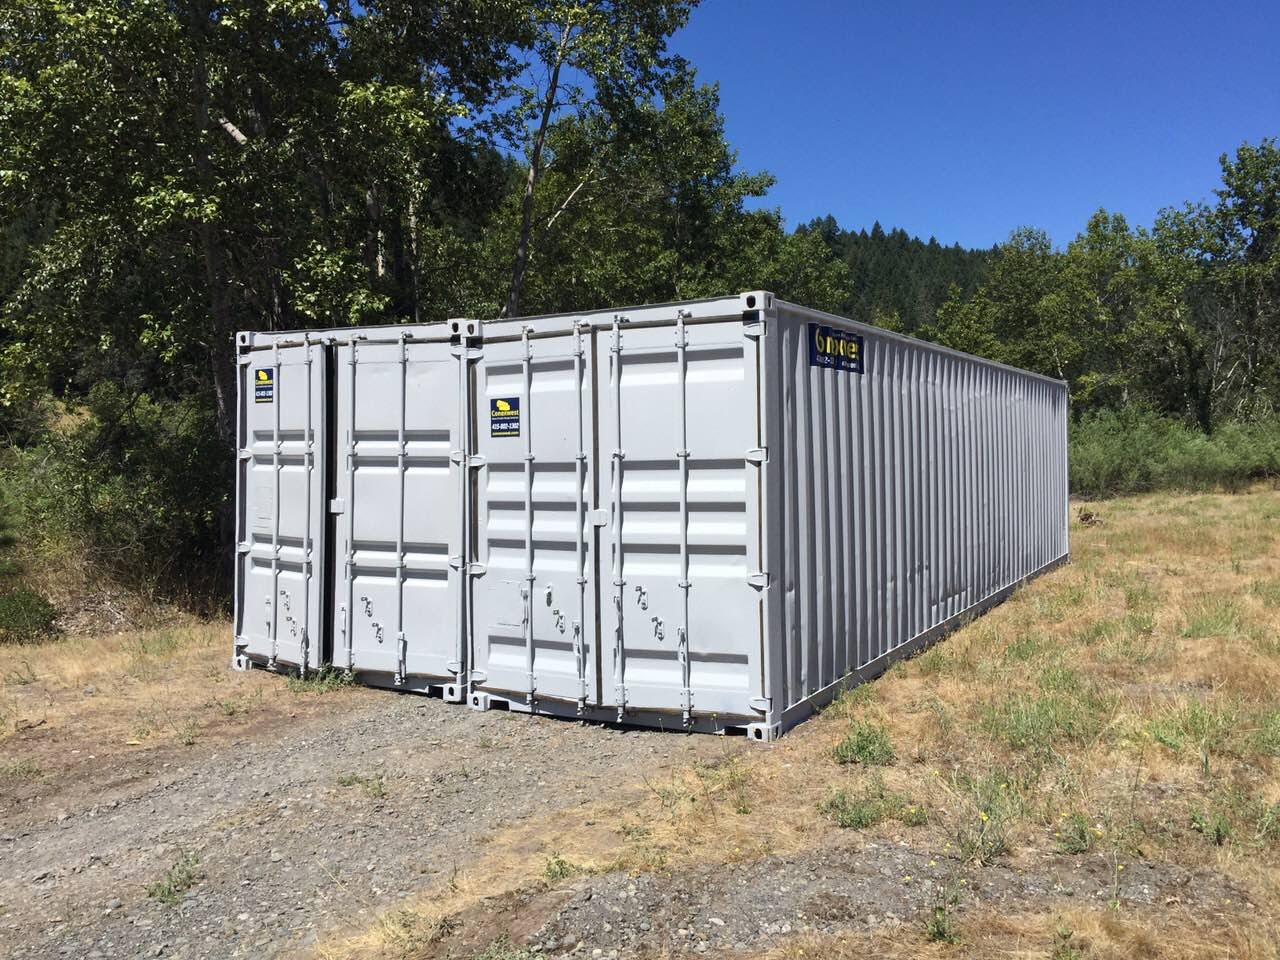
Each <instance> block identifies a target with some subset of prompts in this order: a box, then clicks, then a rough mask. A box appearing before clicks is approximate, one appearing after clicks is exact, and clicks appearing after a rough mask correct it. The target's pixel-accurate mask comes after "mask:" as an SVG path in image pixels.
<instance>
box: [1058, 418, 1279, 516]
mask: <svg viewBox="0 0 1280 960" xmlns="http://www.w3.org/2000/svg"><path fill="white" fill-rule="evenodd" d="M1070 443H1071V450H1070V479H1071V491H1072V492H1073V493H1078V494H1082V495H1085V496H1093V497H1097V496H1115V495H1118V494H1125V493H1140V492H1143V491H1148V490H1161V489H1172V490H1208V489H1218V488H1223V489H1227V490H1237V489H1240V488H1241V487H1243V486H1244V485H1245V484H1247V483H1249V482H1251V481H1253V480H1258V479H1262V478H1266V477H1275V476H1278V475H1280V418H1273V419H1270V420H1261V421H1257V422H1253V423H1224V424H1223V425H1222V426H1221V427H1219V428H1218V429H1217V430H1216V431H1214V432H1213V433H1212V434H1205V433H1202V432H1201V431H1199V430H1196V429H1193V428H1192V427H1189V426H1187V425H1186V424H1185V423H1183V422H1181V421H1180V420H1174V419H1169V418H1167V417H1161V416H1159V415H1157V414H1155V413H1152V412H1150V411H1146V410H1141V409H1134V408H1124V409H1122V410H1120V411H1111V410H1106V411H1102V412H1099V413H1095V414H1091V415H1089V416H1086V417H1084V418H1083V419H1081V420H1080V421H1079V422H1078V423H1074V424H1072V425H1071V430H1070Z"/></svg>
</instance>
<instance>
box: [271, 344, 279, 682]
mask: <svg viewBox="0 0 1280 960" xmlns="http://www.w3.org/2000/svg"><path fill="white" fill-rule="evenodd" d="M271 381H272V388H271V394H272V396H271V412H272V414H273V419H272V428H271V474H272V477H273V479H274V490H273V493H272V503H273V506H272V509H271V659H270V660H269V661H268V666H271V667H274V666H275V665H276V655H277V654H278V653H279V651H280V647H279V636H278V630H279V626H280V615H279V612H278V610H277V607H278V606H279V601H278V595H279V591H280V467H281V463H280V386H281V384H280V343H279V341H277V340H272V342H271Z"/></svg>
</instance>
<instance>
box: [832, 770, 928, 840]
mask: <svg viewBox="0 0 1280 960" xmlns="http://www.w3.org/2000/svg"><path fill="white" fill-rule="evenodd" d="M819 809H821V811H822V812H823V813H825V814H826V815H827V816H829V817H830V818H831V819H832V820H833V821H835V824H836V826H838V827H843V828H845V829H852V830H865V829H866V828H868V827H874V826H875V825H876V824H877V823H882V822H883V821H885V820H897V821H899V822H900V823H902V824H905V825H906V826H909V827H918V826H923V825H924V824H926V823H928V822H929V813H928V810H926V809H925V807H924V805H923V804H920V803H915V802H914V801H912V800H910V799H909V798H908V797H906V796H903V795H902V794H900V793H894V792H893V791H891V790H889V789H887V788H886V787H885V784H884V779H883V778H882V777H880V776H875V777H873V778H872V779H871V781H870V782H869V783H868V784H867V785H866V786H864V787H863V788H862V789H861V790H859V791H857V792H856V793H855V792H851V791H849V790H844V789H841V790H835V791H833V792H832V793H831V795H830V796H829V797H827V799H826V800H824V801H823V802H822V804H821V806H820V808H819Z"/></svg>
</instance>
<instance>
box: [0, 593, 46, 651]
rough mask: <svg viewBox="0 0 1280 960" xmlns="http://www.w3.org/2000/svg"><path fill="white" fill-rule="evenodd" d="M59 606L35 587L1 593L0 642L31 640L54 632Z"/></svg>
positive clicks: (29, 641)
mask: <svg viewBox="0 0 1280 960" xmlns="http://www.w3.org/2000/svg"><path fill="white" fill-rule="evenodd" d="M57 615H58V610H57V608H56V607H54V605H53V604H52V603H50V602H49V601H48V600H46V599H45V598H44V597H42V596H41V595H40V594H38V593H36V592H35V591H34V590H26V589H22V588H18V589H13V590H7V591H5V592H4V593H0V643H33V642H35V641H36V640H39V639H41V638H43V637H47V636H48V635H49V634H51V633H53V621H54V618H55V617H57Z"/></svg>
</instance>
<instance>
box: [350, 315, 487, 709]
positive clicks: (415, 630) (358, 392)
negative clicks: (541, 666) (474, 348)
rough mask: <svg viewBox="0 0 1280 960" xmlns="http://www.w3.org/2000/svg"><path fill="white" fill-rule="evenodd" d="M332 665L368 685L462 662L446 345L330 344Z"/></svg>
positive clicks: (454, 436)
mask: <svg viewBox="0 0 1280 960" xmlns="http://www.w3.org/2000/svg"><path fill="white" fill-rule="evenodd" d="M336 358H337V367H338V369H337V373H336V378H335V379H336V381H337V403H336V410H337V413H336V417H337V430H336V431H335V435H336V438H337V456H338V457H339V458H340V459H339V462H338V470H337V477H336V490H335V494H336V496H335V498H334V501H333V503H332V509H333V510H334V512H335V513H336V515H337V516H336V524H335V546H336V549H337V550H338V553H337V557H336V560H337V568H336V575H335V577H334V581H335V582H334V596H333V598H332V602H333V604H334V607H333V609H334V621H333V622H334V654H333V657H334V661H335V663H336V664H338V665H340V666H344V667H347V668H349V669H352V670H355V671H357V672H360V673H362V674H367V675H370V676H367V677H366V679H368V680H372V681H373V682H390V683H393V684H395V685H397V686H401V685H404V686H408V687H411V688H421V687H424V686H430V685H431V684H436V683H441V684H452V683H455V682H456V681H457V680H458V677H457V673H458V672H459V671H460V670H461V669H462V665H461V658H460V655H459V654H460V648H461V637H460V632H459V631H460V627H461V615H460V603H461V598H462V590H461V575H462V574H461V570H460V563H461V558H462V553H463V548H462V543H463V539H462V538H463V530H464V522H465V521H464V518H465V511H464V509H463V502H462V496H463V489H464V487H463V482H462V478H463V475H464V474H465V465H464V462H463V461H464V459H465V458H464V457H463V456H462V455H461V449H462V447H461V442H460V441H461V439H462V438H461V431H460V418H459V411H460V409H461V407H460V404H459V400H458V391H459V377H458V362H459V361H458V359H457V357H456V356H454V355H453V353H452V351H451V350H450V346H449V344H448V343H447V342H431V343H421V342H410V341H408V340H407V339H402V340H400V341H398V342H390V343H388V342H380V343H368V342H359V341H357V342H356V343H355V344H354V345H352V344H349V343H348V344H344V345H340V346H339V347H338V349H337V354H336Z"/></svg>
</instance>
